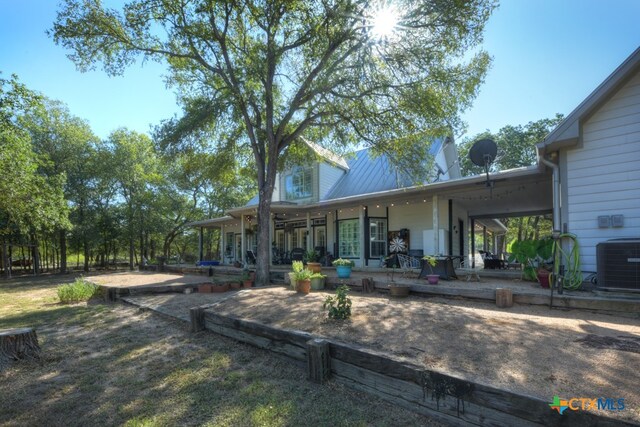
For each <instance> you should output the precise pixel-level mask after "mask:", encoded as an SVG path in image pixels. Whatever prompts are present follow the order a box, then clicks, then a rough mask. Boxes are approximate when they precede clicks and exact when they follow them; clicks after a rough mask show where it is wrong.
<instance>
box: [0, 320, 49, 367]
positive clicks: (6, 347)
mask: <svg viewBox="0 0 640 427" xmlns="http://www.w3.org/2000/svg"><path fill="white" fill-rule="evenodd" d="M23 359H26V360H40V345H39V344H38V336H37V335H36V330H35V329H33V328H20V329H8V330H1V331H0V370H2V369H4V368H5V367H7V366H8V365H9V364H10V363H11V362H13V361H16V360H23Z"/></svg>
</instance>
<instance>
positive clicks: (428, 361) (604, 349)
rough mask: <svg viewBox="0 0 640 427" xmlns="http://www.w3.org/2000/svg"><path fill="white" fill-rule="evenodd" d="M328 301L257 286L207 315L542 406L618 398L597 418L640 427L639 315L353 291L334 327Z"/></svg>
mask: <svg viewBox="0 0 640 427" xmlns="http://www.w3.org/2000/svg"><path fill="white" fill-rule="evenodd" d="M131 280H132V281H135V279H131ZM329 294H330V293H329V292H317V293H316V292H314V293H311V294H309V295H307V296H303V295H300V294H297V293H295V292H293V291H290V290H289V289H287V288H285V287H271V288H263V289H259V288H258V289H253V290H249V291H241V292H237V293H235V294H226V296H225V298H222V299H220V300H219V302H218V303H217V304H216V306H215V310H216V312H218V313H221V314H228V315H233V316H237V317H243V318H249V319H253V320H258V321H261V322H263V323H266V324H269V325H273V326H279V327H282V328H288V329H296V330H302V331H306V332H310V333H313V334H316V335H321V336H326V337H331V338H334V339H338V340H341V341H345V342H352V343H357V344H360V345H364V346H367V347H369V348H372V349H376V350H380V351H385V352H389V353H391V354H393V355H395V356H397V357H401V358H403V359H404V360H407V361H409V362H412V363H415V364H419V365H422V366H425V367H426V368H429V369H433V370H436V371H439V372H445V373H449V374H452V375H455V376H459V377H464V378H467V379H470V380H474V381H477V382H480V383H484V384H488V385H492V386H495V387H500V388H504V389H509V390H512V391H515V392H518V393H522V394H527V395H532V396H536V397H539V398H541V399H545V400H549V401H551V400H552V398H553V396H554V395H559V396H561V397H562V398H571V397H588V398H599V397H605V398H614V399H616V400H617V399H619V398H624V399H625V407H626V408H625V410H624V411H620V412H618V413H614V412H606V413H605V415H607V416H616V417H622V418H625V419H629V420H633V421H635V422H640V391H639V388H638V385H639V384H640V372H639V371H638V368H639V367H640V316H639V315H638V314H637V313H636V314H629V315H627V316H624V315H610V314H603V313H595V312H589V311H584V310H570V311H569V310H558V309H554V310H550V309H549V308H548V307H543V306H528V305H515V306H514V307H512V308H509V309H498V308H496V306H495V305H494V304H490V303H484V302H473V301H468V300H463V299H455V298H428V299H426V298H420V297H409V298H406V299H392V298H389V297H388V296H386V295H382V294H370V295H364V294H359V293H352V294H351V295H350V297H351V299H352V300H353V307H352V312H353V315H352V317H351V319H350V320H348V321H344V322H336V321H332V320H329V319H327V315H326V312H325V311H323V309H322V302H323V301H324V299H325V298H326V296H327V295H329ZM140 298H145V297H140ZM147 298H149V297H147ZM153 298H155V300H154V304H155V305H156V306H157V307H162V306H163V305H167V307H170V310H180V308H179V307H180V306H181V304H182V309H183V310H187V309H188V307H190V306H194V305H198V299H199V298H203V299H202V302H203V303H204V304H208V303H210V301H208V299H206V295H205V294H202V295H198V294H192V295H179V294H173V295H171V296H157V297H153ZM180 301H182V303H181V302H180ZM187 306H188V307H187Z"/></svg>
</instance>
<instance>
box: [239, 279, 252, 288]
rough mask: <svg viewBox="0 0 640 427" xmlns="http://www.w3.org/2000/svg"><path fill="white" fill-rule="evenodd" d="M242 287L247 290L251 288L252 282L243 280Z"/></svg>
mask: <svg viewBox="0 0 640 427" xmlns="http://www.w3.org/2000/svg"><path fill="white" fill-rule="evenodd" d="M242 287H243V288H245V289H247V288H253V280H251V279H249V280H245V281H244V282H242Z"/></svg>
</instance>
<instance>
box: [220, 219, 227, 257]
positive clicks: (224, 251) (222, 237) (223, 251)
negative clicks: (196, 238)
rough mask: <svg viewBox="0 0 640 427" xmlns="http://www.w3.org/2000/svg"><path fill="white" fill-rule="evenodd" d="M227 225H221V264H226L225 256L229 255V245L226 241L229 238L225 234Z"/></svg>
mask: <svg viewBox="0 0 640 427" xmlns="http://www.w3.org/2000/svg"><path fill="white" fill-rule="evenodd" d="M224 227H225V224H220V264H224V256H225V255H226V253H227V245H226V242H225V241H224V239H226V237H227V233H225V232H224Z"/></svg>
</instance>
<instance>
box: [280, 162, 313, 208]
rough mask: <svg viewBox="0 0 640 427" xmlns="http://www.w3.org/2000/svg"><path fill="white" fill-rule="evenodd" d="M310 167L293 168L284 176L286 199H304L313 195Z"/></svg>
mask: <svg viewBox="0 0 640 427" xmlns="http://www.w3.org/2000/svg"><path fill="white" fill-rule="evenodd" d="M311 176H312V174H311V168H300V167H298V168H294V169H292V170H291V173H290V174H288V175H286V176H285V178H284V190H285V196H286V200H297V199H305V198H307V197H311V196H312V195H313V190H312V189H313V187H312V186H311Z"/></svg>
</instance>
